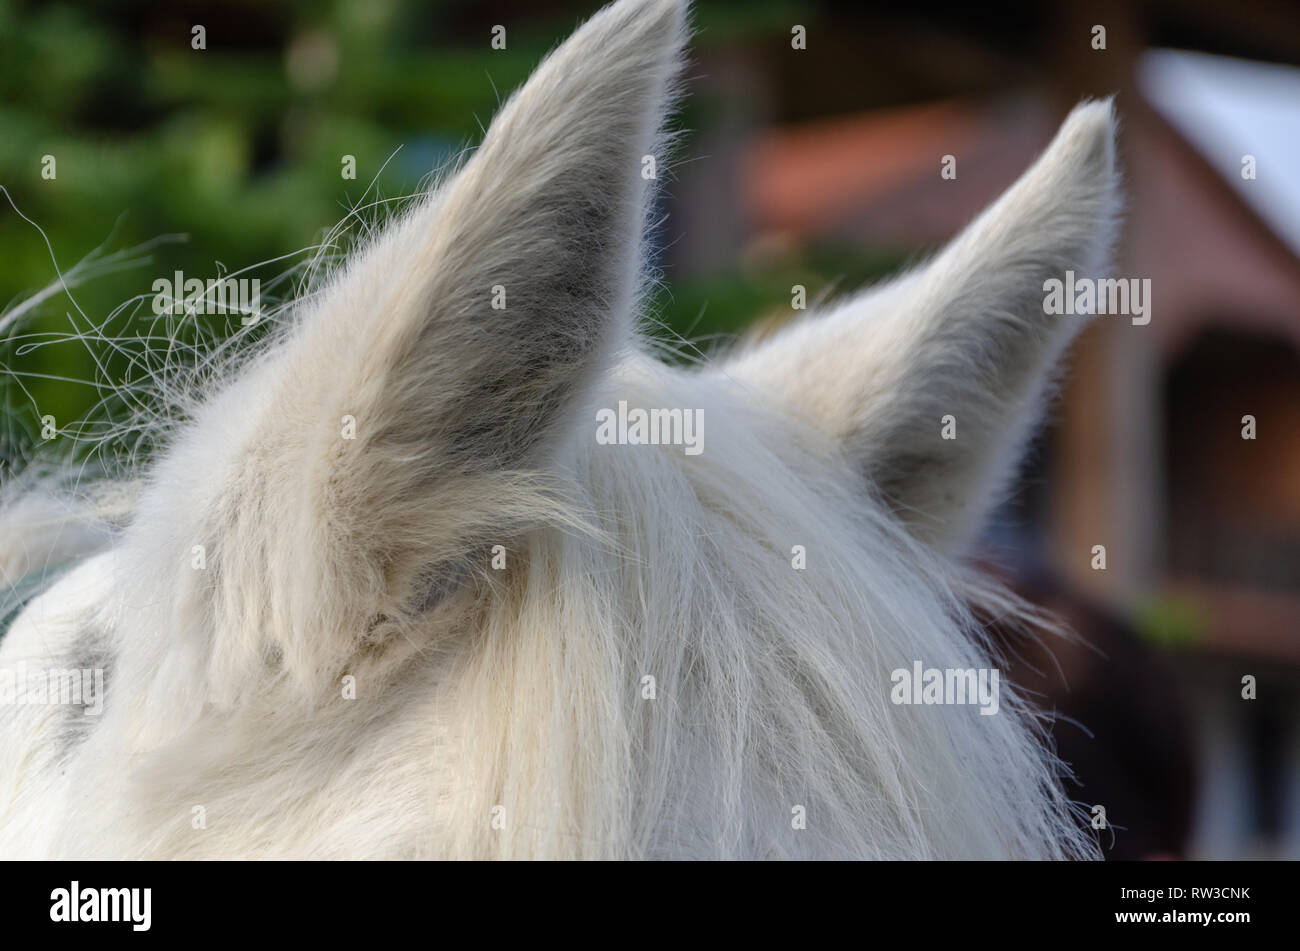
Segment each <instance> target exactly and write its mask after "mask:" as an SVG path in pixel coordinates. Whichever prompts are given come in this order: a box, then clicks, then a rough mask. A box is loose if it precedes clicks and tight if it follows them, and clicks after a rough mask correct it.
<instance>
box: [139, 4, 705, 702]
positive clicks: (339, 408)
mask: <svg viewBox="0 0 1300 951" xmlns="http://www.w3.org/2000/svg"><path fill="white" fill-rule="evenodd" d="M685 21H686V3H685V0H619V2H617V3H614V4H611V5H610V6H608V7H606V8H604V9H603V10H601V11H600V12H599V13H597V14H596V15H595V16H593V17H592V18H591V19H590V20H588V21H587V22H586V23H584V24H583V25H582V26H581V27H580V28H579V29H578V30H577V32H575V33H574V35H573V36H572V37H570V38H569V40H567V41H566V42H565V43H564V44H563V45H561V46H560V47H559V48H558V49H557V50H556V51H555V52H553V53H552V54H551V55H549V56H548V57H547V58H546V59H545V61H543V62H542V64H541V65H540V66H539V67H538V68H537V70H536V72H535V73H534V74H533V75H532V77H531V78H530V79H529V81H528V82H527V83H526V84H525V85H524V86H523V88H522V89H520V90H519V91H518V92H516V93H515V94H514V95H513V96H512V97H511V98H510V99H509V101H508V102H507V103H506V104H505V105H504V106H503V107H502V109H501V111H500V112H499V113H498V115H497V117H496V119H495V120H494V122H493V124H492V126H491V128H490V129H489V130H488V132H487V135H486V137H485V139H484V141H483V144H482V145H481V146H480V147H479V148H478V150H477V151H476V152H475V153H474V154H473V156H472V157H471V158H470V159H469V160H468V161H467V162H466V163H465V164H464V166H463V167H462V168H461V169H460V170H459V171H458V172H457V173H456V174H455V176H454V177H452V178H451V179H450V180H448V181H446V182H445V183H444V184H442V185H441V186H440V187H437V188H435V189H433V190H432V191H431V192H430V193H429V194H428V195H427V196H425V198H424V199H423V200H422V201H420V202H419V203H417V204H416V205H415V206H414V207H413V208H412V209H411V210H409V211H408V212H407V213H406V214H405V215H404V216H403V217H402V218H401V219H399V220H398V221H397V222H395V223H394V224H392V225H390V226H389V227H387V228H386V229H384V231H383V232H382V233H381V234H379V235H378V237H376V238H375V239H374V240H373V241H372V242H371V244H370V245H369V247H367V248H366V249H365V250H364V251H362V252H361V253H359V254H357V255H356V256H354V257H353V258H352V259H351V260H350V261H349V262H348V263H347V264H346V266H344V267H343V268H342V269H341V270H340V271H339V272H338V273H337V274H336V275H335V276H334V277H333V278H332V279H331V280H330V281H329V282H328V284H326V285H325V286H324V287H322V288H321V289H320V290H319V292H318V293H315V294H313V295H312V296H311V298H310V299H309V300H304V301H303V302H302V303H301V304H300V306H299V310H298V318H297V321H298V322H297V324H296V325H294V326H293V327H292V328H290V329H289V332H288V333H287V334H286V338H285V339H284V340H282V341H281V342H280V343H279V344H278V345H277V346H276V347H274V348H272V349H270V350H269V352H268V353H267V354H266V355H265V357H264V358H263V359H261V360H259V361H257V362H256V363H254V364H253V365H251V366H250V368H249V369H248V371H247V372H246V373H244V374H243V375H242V377H241V378H240V379H238V380H236V381H234V382H233V383H232V384H231V385H230V386H229V387H228V388H227V389H226V390H225V391H224V392H222V393H220V394H218V395H217V396H216V397H215V398H214V399H213V400H210V401H209V402H208V403H207V404H206V405H205V406H203V407H202V408H201V409H200V410H199V413H198V414H197V418H196V420H195V423H194V425H193V426H192V427H191V428H190V429H189V431H188V433H187V434H185V435H184V437H183V438H182V439H181V440H179V442H178V444H177V445H176V446H174V447H173V449H172V451H171V452H170V453H169V454H168V456H167V458H165V459H164V460H163V462H162V469H161V470H160V471H159V472H158V473H157V474H156V476H155V478H154V480H153V486H154V490H153V491H154V493H155V494H154V497H152V498H151V500H150V502H149V504H147V505H142V511H147V512H150V513H151V518H150V519H149V520H146V521H145V522H144V523H142V524H141V525H140V526H138V527H137V532H138V533H141V534H142V535H143V536H144V537H146V538H147V539H148V541H147V542H145V543H142V544H143V546H144V547H145V548H147V549H149V550H150V551H151V552H153V553H154V554H152V555H151V557H154V558H156V559H161V560H163V561H166V562H167V563H170V564H174V565H187V564H188V556H186V555H184V552H188V551H189V550H190V548H191V547H194V548H195V550H197V551H200V552H201V553H204V552H206V554H205V555H204V557H205V558H206V559H207V563H208V565H209V567H210V568H211V569H212V570H211V571H204V572H197V571H188V572H187V571H183V570H180V569H177V570H178V572H179V574H180V575H181V579H180V582H179V587H180V588H181V591H182V596H181V597H178V598H177V599H176V603H177V604H180V605H185V604H188V603H189V602H188V601H187V600H186V599H187V598H190V599H192V600H194V601H196V602H197V604H196V605H195V606H194V607H193V608H192V609H187V610H188V614H187V616H195V617H200V616H201V617H209V618H211V619H212V622H213V627H214V628H216V629H218V630H221V631H223V632H224V633H223V635H222V638H221V639H219V640H218V641H217V642H216V643H215V644H214V645H213V650H214V652H215V653H214V656H213V658H212V660H211V663H210V665H209V669H210V670H212V671H226V672H229V673H230V676H229V677H228V678H227V680H228V681H229V682H231V683H236V682H241V681H239V679H238V676H236V675H237V674H239V673H240V672H242V671H243V670H245V669H246V668H247V665H248V664H249V663H254V662H256V661H257V658H260V657H265V656H278V657H280V658H282V660H283V662H284V665H285V667H286V669H288V670H289V671H291V672H292V673H293V674H294V675H295V677H296V678H297V679H298V680H299V681H300V682H301V683H303V684H312V683H317V682H318V678H319V676H320V675H322V674H323V673H325V672H328V671H331V670H336V669H337V666H338V664H340V663H342V661H343V659H344V658H347V657H348V656H350V655H351V652H352V651H353V650H354V649H355V647H356V644H357V643H358V641H359V639H360V638H361V637H363V636H364V635H366V632H367V631H368V630H370V629H371V628H373V627H374V626H375V624H377V623H380V622H379V621H378V620H377V619H388V620H389V621H392V622H393V623H398V622H400V621H401V619H402V618H405V617H411V616H418V615H419V614H420V613H421V612H423V611H424V610H426V609H427V606H428V605H429V604H431V603H436V601H437V600H438V599H439V597H440V596H441V595H440V593H441V592H444V591H445V590H446V589H447V586H448V585H451V584H454V582H455V581H456V580H457V579H458V578H459V577H462V576H463V574H464V572H465V570H466V569H467V567H468V566H470V565H474V564H478V563H480V562H486V560H487V559H486V558H483V559H479V558H478V556H479V555H480V554H481V553H482V552H483V551H484V550H485V549H489V550H490V548H491V547H492V546H493V545H494V544H496V543H498V542H508V541H509V540H510V537H512V534H513V533H518V532H522V531H523V530H525V529H526V528H527V527H528V525H529V520H530V519H536V518H537V517H539V516H538V513H539V512H545V511H546V510H545V509H544V507H543V506H544V504H545V502H546V501H547V498H546V497H545V493H544V492H538V491H535V490H536V484H537V482H538V480H537V478H536V476H537V473H538V470H541V469H544V468H546V467H547V466H548V465H549V464H550V463H551V461H552V460H553V459H554V457H555V456H556V455H557V454H559V452H560V451H561V450H562V448H563V446H564V444H565V443H566V442H568V441H569V440H571V439H575V438H577V437H576V433H577V428H576V426H577V412H578V409H579V407H580V406H581V405H582V403H583V401H584V400H585V399H586V393H587V391H588V390H589V384H590V382H591V381H593V380H594V379H595V378H596V377H597V375H598V374H599V373H600V372H602V371H603V370H604V369H605V368H606V367H607V366H608V365H609V363H610V362H612V358H613V355H614V353H615V352H616V351H617V349H618V348H619V347H620V346H621V345H622V344H623V343H624V342H625V341H627V340H630V339H631V336H632V311H633V303H634V300H635V296H636V294H637V293H638V289H639V284H640V271H641V266H642V255H641V240H642V232H643V230H644V224H645V215H646V206H647V200H648V199H647V191H648V189H649V187H650V186H651V184H653V183H652V182H651V181H649V180H648V179H647V177H644V176H643V168H644V167H645V163H644V161H643V157H644V156H645V155H647V154H651V153H652V150H653V149H654V147H655V144H656V134H657V132H658V127H659V124H660V121H661V120H662V118H663V115H664V112H665V110H666V108H667V107H668V103H669V97H670V93H671V85H672V82H673V79H674V75H675V73H676V70H677V69H678V66H679V64H680V61H681V58H682V49H683V45H684V42H685V34H686V22H685ZM660 158H662V156H661V157H660ZM151 533H152V534H151ZM162 544H169V545H176V546H181V547H182V551H181V552H172V553H170V554H165V555H159V554H157V553H156V552H157V549H158V548H159V546H160V545H162ZM213 577H216V578H219V579H220V583H219V584H216V585H214V584H212V583H210V581H209V580H208V579H210V578H213ZM177 610H178V611H179V610H180V609H179V608H178V609H177Z"/></svg>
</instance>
